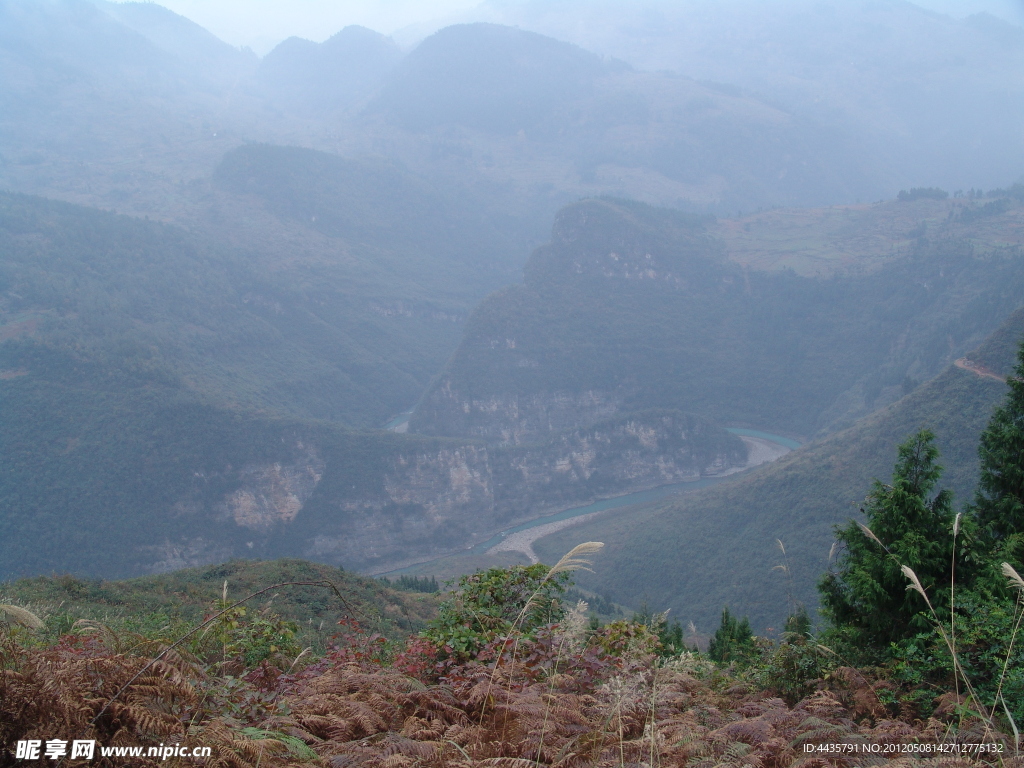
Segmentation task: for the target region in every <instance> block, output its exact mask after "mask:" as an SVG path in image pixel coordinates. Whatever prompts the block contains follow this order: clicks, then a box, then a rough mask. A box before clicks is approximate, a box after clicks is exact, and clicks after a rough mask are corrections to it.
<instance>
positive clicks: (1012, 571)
mask: <svg viewBox="0 0 1024 768" xmlns="http://www.w3.org/2000/svg"><path fill="white" fill-rule="evenodd" d="M1002 570H1003V576H1005V577H1006V578H1008V579H1009V580H1010V584H1011V585H1012V586H1013V588H1014V589H1019V590H1022V591H1024V579H1022V578H1021V577H1020V574H1019V573H1017V569H1016V568H1014V567H1013V566H1012V565H1010V564H1009V563H1003V569H1002Z"/></svg>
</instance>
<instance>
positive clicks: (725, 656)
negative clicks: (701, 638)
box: [708, 608, 754, 661]
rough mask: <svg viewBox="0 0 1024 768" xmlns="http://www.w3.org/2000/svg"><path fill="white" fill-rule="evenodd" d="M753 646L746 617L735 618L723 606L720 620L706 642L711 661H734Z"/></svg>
mask: <svg viewBox="0 0 1024 768" xmlns="http://www.w3.org/2000/svg"><path fill="white" fill-rule="evenodd" d="M753 646H754V633H753V632H752V631H751V629H750V621H749V620H748V619H747V617H746V616H744V617H743V619H742V620H737V619H736V617H735V616H733V615H732V614H730V613H729V609H728V608H723V609H722V622H721V624H719V626H718V629H717V630H715V636H714V637H712V638H711V642H710V643H709V644H708V656H709V657H711V659H712V661H736V660H737V659H739V658H742V657H743V656H744V655H746V654H747V653H748V652H749V651H751V650H752V649H753Z"/></svg>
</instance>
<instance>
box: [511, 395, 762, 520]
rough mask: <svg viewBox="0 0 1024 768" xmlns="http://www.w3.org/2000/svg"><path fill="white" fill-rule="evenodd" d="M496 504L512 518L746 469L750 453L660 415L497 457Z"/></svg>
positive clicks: (690, 421) (717, 432) (683, 418)
mask: <svg viewBox="0 0 1024 768" xmlns="http://www.w3.org/2000/svg"><path fill="white" fill-rule="evenodd" d="M492 454H493V459H492V462H493V464H494V475H495V483H496V488H497V490H496V499H495V504H496V507H497V509H498V511H499V513H501V512H504V513H506V514H507V515H508V516H509V517H519V516H523V515H527V513H529V512H531V511H533V512H534V514H532V515H527V516H530V517H533V516H536V514H540V512H543V511H548V510H555V509H560V508H564V507H567V506H572V505H575V504H579V503H582V502H586V501H590V500H592V499H596V498H600V497H602V496H614V495H617V494H622V493H628V492H631V491H635V490H640V489H645V488H653V487H655V486H658V485H668V484H670V483H684V482H690V481H693V480H699V479H700V478H701V477H706V476H708V475H716V474H721V473H723V472H726V471H728V470H730V469H732V468H734V467H739V466H743V465H744V464H745V462H746V460H747V450H746V446H745V445H744V444H743V442H742V441H741V440H739V439H738V438H736V437H735V436H734V435H731V434H729V433H727V432H725V431H724V430H722V429H720V428H718V427H715V426H713V425H712V424H710V423H709V422H707V421H705V420H704V419H700V418H698V417H696V416H690V415H686V414H680V413H674V412H671V411H668V412H666V411H652V412H647V413H642V414H634V415H631V416H625V417H621V418H618V419H615V420H612V421H606V422H602V423H599V424H597V425H595V426H593V427H590V428H588V429H575V430H570V431H568V432H564V433H562V434H559V435H557V436H555V437H554V438H552V439H551V440H550V442H548V443H546V444H544V445H541V446H517V447H515V448H508V449H495V450H494V451H493V452H492Z"/></svg>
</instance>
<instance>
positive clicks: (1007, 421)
mask: <svg viewBox="0 0 1024 768" xmlns="http://www.w3.org/2000/svg"><path fill="white" fill-rule="evenodd" d="M1006 383H1007V384H1008V385H1009V387H1010V392H1009V395H1008V396H1007V398H1006V402H1005V403H1003V405H1002V406H1000V407H999V408H996V410H995V412H994V413H993V414H992V418H991V420H990V421H989V423H988V427H987V428H986V429H985V431H984V432H983V433H982V435H981V444H980V447H979V449H978V453H979V455H980V459H981V479H980V481H979V483H978V493H977V497H976V499H975V508H976V510H977V515H978V521H979V522H980V523H981V526H982V529H983V530H984V531H985V533H986V535H987V536H988V537H989V539H990V541H991V542H992V544H994V545H995V547H996V548H998V549H999V550H1000V551H1001V552H1002V553H1003V557H1004V558H1010V559H1015V560H1016V561H1017V562H1016V563H1015V564H1016V565H1017V566H1018V567H1019V566H1020V565H1021V558H1022V553H1024V342H1022V343H1021V346H1020V348H1019V350H1018V352H1017V365H1016V367H1015V368H1014V376H1013V377H1011V378H1010V379H1008V380H1007V382H1006Z"/></svg>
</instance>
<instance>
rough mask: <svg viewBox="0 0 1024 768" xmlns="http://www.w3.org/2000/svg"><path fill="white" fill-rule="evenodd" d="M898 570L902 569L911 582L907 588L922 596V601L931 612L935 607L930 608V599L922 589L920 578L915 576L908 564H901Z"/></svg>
mask: <svg viewBox="0 0 1024 768" xmlns="http://www.w3.org/2000/svg"><path fill="white" fill-rule="evenodd" d="M900 570H901V571H903V575H904V576H906V577H907V578H908V579H910V582H911V583H910V584H908V585H907V589H912V590H914V591H915V592H918V593H919V594H920V595H921V597H923V598H924V601H925V602H926V603H928V608H930V609H931V611H932V613H934V612H935V609H934V608H932V601H931V600H929V599H928V593H926V592H925V591H924V587H922V586H921V580H920V579H918V578H917V574H916V573H914V569H913V568H911V567H910V566H909V565H901V566H900Z"/></svg>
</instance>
